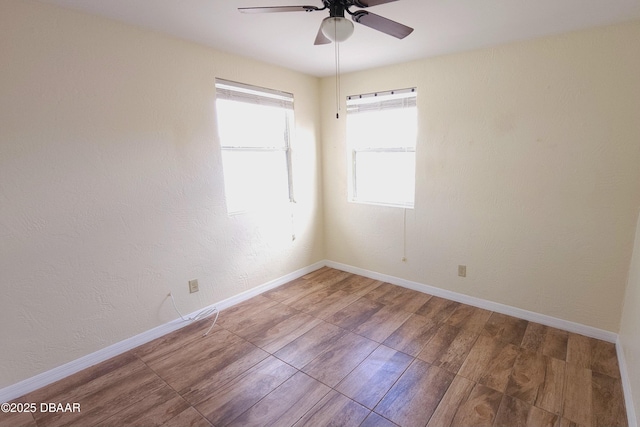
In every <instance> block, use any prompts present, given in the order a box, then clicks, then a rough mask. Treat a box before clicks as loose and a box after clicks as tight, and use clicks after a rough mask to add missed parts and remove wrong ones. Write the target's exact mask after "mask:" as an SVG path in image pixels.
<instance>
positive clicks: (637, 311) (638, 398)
mask: <svg viewBox="0 0 640 427" xmlns="http://www.w3.org/2000/svg"><path fill="white" fill-rule="evenodd" d="M639 330H640V217H639V218H638V225H637V228H636V240H635V246H634V248H633V257H632V259H631V268H630V269H629V282H628V283H627V292H626V294H625V297H624V310H623V312H622V323H621V325H620V343H621V344H622V349H623V351H624V359H625V361H626V364H627V371H628V379H629V383H630V384H631V392H632V394H633V398H634V399H633V400H634V402H633V403H634V409H635V413H636V416H637V415H638V414H640V364H638V361H640V333H639Z"/></svg>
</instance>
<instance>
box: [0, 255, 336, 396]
mask: <svg viewBox="0 0 640 427" xmlns="http://www.w3.org/2000/svg"><path fill="white" fill-rule="evenodd" d="M324 266H325V262H324V261H319V262H316V263H315V264H312V265H309V266H307V267H304V268H301V269H300V270H296V271H294V272H293V273H289V274H286V275H284V276H282V277H279V278H277V279H275V280H271V281H269V282H267V283H264V284H262V285H260V286H257V287H255V288H253V289H250V290H248V291H246V292H242V293H240V294H238V295H234V296H232V297H231V298H227V299H225V300H222V301H219V302H218V303H216V304H212V305H210V306H208V307H204V309H200V310H198V311H195V312H193V313H190V314H188V315H186V316H185V317H194V316H195V315H196V314H198V313H199V312H201V311H203V310H206V309H208V308H213V307H216V308H218V309H219V310H224V309H225V308H229V307H231V306H233V305H235V304H238V303H240V302H242V301H245V300H247V299H249V298H252V297H254V296H256V295H259V294H261V293H263V292H266V291H268V290H269V289H273V288H276V287H278V286H280V285H283V284H285V283H288V282H290V281H292V280H295V279H297V278H299V277H302V276H304V275H305V274H308V273H311V272H312V271H315V270H317V269H319V268H321V267H324ZM188 324H189V322H188V321H186V322H185V321H182V320H181V319H175V320H172V321H170V322H168V323H165V324H163V325H160V326H158V327H155V328H153V329H150V330H148V331H145V332H142V333H141V334H138V335H135V336H133V337H131V338H127V339H125V340H123V341H120V342H117V343H115V344H112V345H110V346H108V347H105V348H103V349H101V350H98V351H96V352H94V353H91V354H87V355H86V356H83V357H81V358H79V359H76V360H72V361H71V362H69V363H65V364H64V365H62V366H58V367H57V368H53V369H51V370H49V371H46V372H43V373H41V374H38V375H36V376H34V377H31V378H27V379H26V380H23V381H20V382H19V383H16V384H13V385H10V386H8V387H5V388H3V389H0V402H9V401H11V400H13V399H16V398H18V397H20V396H24V395H25V394H27V393H30V392H32V391H34V390H37V389H39V388H41V387H44V386H46V385H49V384H51V383H54V382H56V381H58V380H61V379H63V378H65V377H68V376H69V375H72V374H75V373H76V372H80V371H81V370H83V369H86V368H88V367H90V366H93V365H96V364H98V363H101V362H104V361H105V360H108V359H110V358H112V357H115V356H117V355H119V354H122V353H124V352H126V351H129V350H131V349H133V348H136V347H138V346H139V345H142V344H145V343H147V342H149V341H153V340H154V339H156V338H159V337H161V336H163V335H166V334H168V333H170V332H173V331H175V330H178V329H180V328H182V327H184V326H186V325H188Z"/></svg>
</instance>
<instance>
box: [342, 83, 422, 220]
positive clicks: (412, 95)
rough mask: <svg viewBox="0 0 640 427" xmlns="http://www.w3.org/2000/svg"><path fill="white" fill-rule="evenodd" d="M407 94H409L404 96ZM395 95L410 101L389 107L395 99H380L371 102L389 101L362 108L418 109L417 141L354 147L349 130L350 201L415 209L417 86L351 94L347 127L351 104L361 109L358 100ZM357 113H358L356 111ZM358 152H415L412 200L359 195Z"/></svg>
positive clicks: (377, 109) (367, 109) (372, 109)
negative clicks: (378, 105)
mask: <svg viewBox="0 0 640 427" xmlns="http://www.w3.org/2000/svg"><path fill="white" fill-rule="evenodd" d="M405 94H407V95H408V96H402V95H405ZM394 95H399V96H397V97H396V98H395V99H396V100H402V101H399V103H401V104H404V103H408V105H402V106H399V107H395V108H394V107H389V105H393V100H390V101H388V102H387V101H380V102H376V101H374V102H371V104H384V103H385V102H387V104H386V106H384V105H380V107H379V108H371V107H366V106H364V107H363V108H362V110H363V111H364V112H366V111H384V110H395V109H402V108H415V109H416V110H415V111H416V129H415V131H416V136H415V141H414V143H413V145H412V146H408V145H394V146H375V147H374V146H358V147H354V145H356V144H354V142H353V141H350V140H348V138H349V136H348V135H349V132H348V131H347V141H346V145H347V152H348V153H349V157H350V159H349V160H348V162H347V164H348V167H349V169H350V171H349V178H350V179H349V187H348V198H349V202H352V203H361V204H369V205H377V206H388V207H399V208H404V209H413V208H414V207H415V161H416V158H415V153H416V146H417V139H418V138H417V131H418V129H417V126H418V123H417V119H418V117H417V114H418V112H417V87H413V88H408V89H399V90H390V91H385V92H373V93H369V94H362V95H350V96H348V97H347V129H348V126H349V114H350V113H351V114H353V112H351V111H352V109H351V108H350V104H351V105H358V109H360V106H361V105H363V104H359V103H358V100H361V99H363V98H364V99H367V98H372V97H380V98H384V97H385V96H392V98H393V96H394ZM356 114H357V113H356ZM358 153H413V160H414V176H413V182H414V186H413V197H412V200H410V201H405V202H403V201H390V200H386V201H385V200H368V199H367V198H362V197H359V196H358V163H357V154H358Z"/></svg>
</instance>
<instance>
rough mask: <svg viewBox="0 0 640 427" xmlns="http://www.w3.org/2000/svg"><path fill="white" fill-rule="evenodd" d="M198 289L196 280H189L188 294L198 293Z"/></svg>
mask: <svg viewBox="0 0 640 427" xmlns="http://www.w3.org/2000/svg"><path fill="white" fill-rule="evenodd" d="M199 290H200V288H199V287H198V279H193V280H189V293H191V294H192V293H194V292H198V291H199Z"/></svg>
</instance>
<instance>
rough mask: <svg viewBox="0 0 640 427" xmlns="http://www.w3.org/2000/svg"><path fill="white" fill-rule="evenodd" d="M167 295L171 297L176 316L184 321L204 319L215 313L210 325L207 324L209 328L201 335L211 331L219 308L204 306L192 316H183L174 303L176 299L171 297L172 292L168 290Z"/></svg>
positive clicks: (218, 313)
mask: <svg viewBox="0 0 640 427" xmlns="http://www.w3.org/2000/svg"><path fill="white" fill-rule="evenodd" d="M169 296H170V297H171V303H172V304H173V308H174V309H175V310H176V313H178V316H180V318H181V319H182V320H183V321H184V322H189V321H191V322H196V321H198V320H202V319H206V318H207V317H209V316H211V315H212V314H213V313H215V314H216V317H215V318H214V319H213V323H212V324H211V326H209V329H207V332H205V333H204V334H203V335H202V336H203V337H206V336H207V335H209V332H211V329H213V325H215V324H216V322H217V321H218V316H219V315H220V310H218V309H217V308H216V307H210V308H206V309H204V310H202V311H201V312H200V313H198V314H196V315H195V316H193V317H187V318H185V317H184V316H183V315H182V313H180V310H178V306H177V305H176V300H175V298H173V294H172V293H171V292H169Z"/></svg>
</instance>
